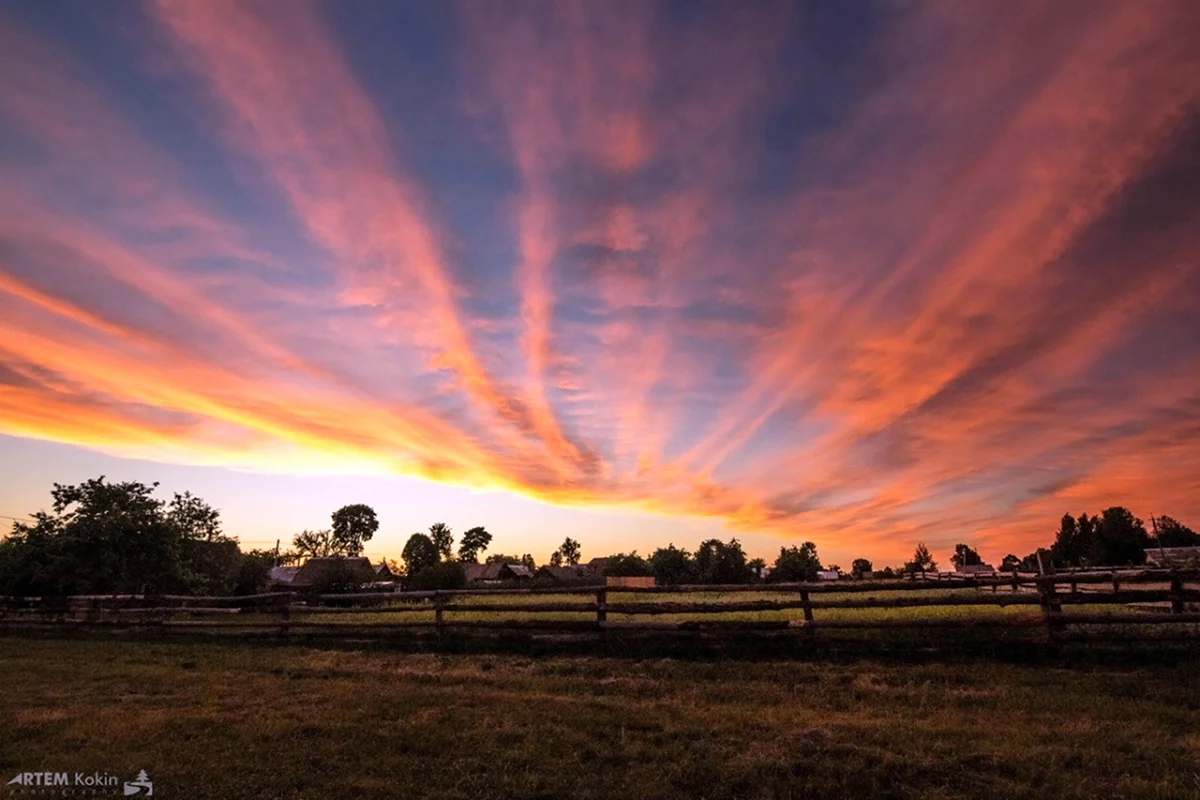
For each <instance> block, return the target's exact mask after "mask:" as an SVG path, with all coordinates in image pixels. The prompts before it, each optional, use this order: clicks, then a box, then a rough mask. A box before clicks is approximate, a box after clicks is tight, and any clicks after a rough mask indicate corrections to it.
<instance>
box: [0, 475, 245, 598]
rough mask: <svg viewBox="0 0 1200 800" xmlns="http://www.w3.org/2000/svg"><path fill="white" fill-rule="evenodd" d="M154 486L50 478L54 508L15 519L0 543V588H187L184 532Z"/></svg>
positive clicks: (53, 591)
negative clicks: (29, 520)
mask: <svg viewBox="0 0 1200 800" xmlns="http://www.w3.org/2000/svg"><path fill="white" fill-rule="evenodd" d="M157 486H158V484H157V483H155V484H152V485H150V486H146V485H145V484H142V483H136V482H126V483H106V482H105V480H104V476H100V478H93V479H91V480H88V481H85V482H84V483H81V484H76V485H64V484H58V483H56V484H54V488H53V489H52V490H51V492H50V494H51V496H52V497H53V499H54V505H53V509H54V511H53V513H50V514H48V513H45V512H41V511H39V512H37V513H36V514H34V515H33V523H32V524H27V523H23V522H17V523H14V524H13V528H12V533H11V535H9V536H8V537H7V538H6V539H4V540H3V541H2V542H0V594H20V595H71V594H138V593H142V592H151V593H154V592H183V591H190V590H191V586H190V585H189V582H188V580H189V577H190V576H191V575H192V572H191V570H190V569H189V565H188V564H187V563H186V561H185V558H186V554H185V552H184V549H183V546H182V544H183V537H182V534H181V531H180V528H179V527H178V526H177V525H176V524H174V523H172V522H171V521H169V520H168V519H167V515H166V513H165V512H164V507H163V502H162V501H161V500H158V499H157V498H155V497H154V496H153V492H154V489H155V488H156V487H157ZM233 548H234V550H235V551H236V549H237V545H236V544H233Z"/></svg>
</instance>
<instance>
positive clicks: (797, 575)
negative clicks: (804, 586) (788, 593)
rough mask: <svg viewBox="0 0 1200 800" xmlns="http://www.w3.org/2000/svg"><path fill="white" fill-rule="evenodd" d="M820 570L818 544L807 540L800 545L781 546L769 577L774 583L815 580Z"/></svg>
mask: <svg viewBox="0 0 1200 800" xmlns="http://www.w3.org/2000/svg"><path fill="white" fill-rule="evenodd" d="M820 570H821V559H820V558H819V557H818V556H817V546H816V545H815V544H813V543H812V542H805V543H804V544H802V545H800V546H799V547H795V546H792V547H781V548H779V557H778V558H776V559H775V566H774V567H773V568H772V569H771V574H770V576H769V579H770V580H771V582H772V583H796V582H800V581H815V580H816V579H817V573H818V572H820Z"/></svg>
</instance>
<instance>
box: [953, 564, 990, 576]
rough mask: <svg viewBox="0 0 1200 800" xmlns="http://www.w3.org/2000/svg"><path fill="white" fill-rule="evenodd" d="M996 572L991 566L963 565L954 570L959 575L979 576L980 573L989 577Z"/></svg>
mask: <svg viewBox="0 0 1200 800" xmlns="http://www.w3.org/2000/svg"><path fill="white" fill-rule="evenodd" d="M995 571H996V568H995V567H993V566H992V565H991V564H964V565H963V566H961V567H959V568H958V569H956V570H955V572H957V573H959V574H960V575H979V574H981V573H983V574H987V575H991V574H992V573H993V572H995Z"/></svg>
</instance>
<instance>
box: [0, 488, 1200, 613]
mask: <svg viewBox="0 0 1200 800" xmlns="http://www.w3.org/2000/svg"><path fill="white" fill-rule="evenodd" d="M157 487H158V484H157V483H153V484H151V485H146V484H142V483H137V482H122V483H108V482H106V481H105V479H104V476H101V477H99V478H95V479H91V480H88V481H85V482H84V483H81V484H77V485H64V484H57V483H56V484H54V488H53V489H52V490H51V492H50V494H51V498H52V500H53V505H52V511H50V512H43V511H39V512H37V513H35V514H33V515H32V517H31V519H32V521H31V522H22V521H17V522H14V523H13V528H12V533H11V534H10V535H9V536H8V537H6V538H5V539H3V540H0V594H6V595H47V596H61V595H79V594H142V593H162V594H253V593H255V592H259V591H262V590H263V589H264V588H265V587H266V586H267V584H268V577H269V572H270V569H271V567H272V566H275V565H277V564H295V563H299V562H302V561H304V560H306V559H309V558H322V557H349V556H358V555H360V554H361V553H362V551H363V547H364V545H365V543H366V542H368V541H370V540H371V539H372V537H373V536H374V535H375V533H376V531H377V530H378V529H379V520H378V517H377V515H376V513H375V510H374V509H372V508H371V507H370V506H368V505H365V504H362V503H356V504H351V505H346V506H343V507H341V508H339V509H338V510H337V511H334V512H333V514H332V515H331V525H330V527H329V528H326V529H321V530H315V531H314V530H304V531H301V532H300V533H298V534H296V535H295V536H294V537H293V539H292V543H291V549H290V550H287V551H284V552H278V550H257V549H254V550H249V551H246V552H243V551H242V550H241V549H240V546H239V544H238V541H237V539H236V538H234V537H231V536H227V535H225V533H224V532H223V530H222V527H221V519H220V513H219V512H218V511H217V510H216V509H214V508H213V507H212V506H210V505H209V504H208V503H206V502H205V501H203V500H202V499H200V498H198V497H196V496H194V495H192V494H191V493H190V492H183V493H181V494H180V493H176V494H175V495H174V496H173V497H172V499H171V500H169V501H164V500H162V499H160V498H157V497H155V496H154V492H155V490H156V488H157ZM491 542H492V534H491V533H489V532H488V531H487V529H486V528H484V527H482V526H476V527H473V528H470V529H468V530H467V531H465V532H464V533H463V534H462V536H461V537H460V538H459V540H458V544H457V547H455V540H454V533H453V531H452V530H451V529H450V526H448V525H446V524H445V523H443V522H437V523H434V524H433V525H431V526H430V527H429V530H428V532H421V533H414V534H412V535H411V536H410V537H409V538H408V540H407V542H406V543H405V545H404V548H403V551H402V553H401V562H396V561H388V562H387V563H388V565H389V567H391V569H392V572H393V573H395V574H397V575H398V576H403V577H404V579H405V581H406V584H407V585H408V586H409V587H411V588H415V589H421V588H458V587H461V586H463V585H465V583H466V574H467V573H466V570H467V567H468V566H469V565H472V564H477V563H479V561H480V559H481V558H483V557H484V553H485V552H486V551H487V549H488V547H489V546H490V545H491ZM1189 546H1200V534H1197V533H1196V532H1195V531H1193V530H1192V529H1191V528H1189V527H1187V526H1186V525H1184V524H1182V523H1180V522H1179V521H1177V520H1175V519H1173V518H1171V517H1167V516H1163V517H1151V518H1150V528H1149V529H1147V528H1146V526H1145V524H1144V523H1143V522H1142V520H1140V519H1138V518H1137V517H1135V516H1134V515H1133V513H1132V512H1130V511H1129V510H1128V509H1126V508H1124V507H1120V506H1114V507H1111V508H1108V509H1105V510H1104V511H1102V512H1101V513H1099V514H1096V515H1091V516H1089V515H1088V514H1080V515H1079V517H1074V516H1072V515H1070V514H1066V515H1064V516H1063V518H1062V520H1061V521H1060V525H1059V529H1058V531H1057V533H1056V535H1055V539H1054V542H1053V543H1052V544H1051V545H1050V546H1049V548H1046V549H1044V550H1042V551H1041V552H1042V553H1043V559H1044V560H1045V559H1049V561H1050V563H1051V564H1053V565H1054V566H1055V567H1057V568H1066V567H1093V566H1094V567H1101V566H1128V565H1138V564H1141V563H1143V562H1144V561H1145V551H1146V550H1148V549H1151V548H1154V547H1189ZM582 558H583V550H582V546H581V545H580V543H579V542H578V541H576V540H575V539H572V538H571V537H569V536H568V537H567V538H566V539H565V540H564V541H563V543H562V545H560V546H559V548H558V549H557V550H555V551H554V552H553V553H551V554H550V557H549V559H548V564H549V566H551V567H555V568H571V567H578V566H579V565H580V564H581V562H582ZM601 561H602V562H603V571H604V574H606V575H613V576H638V575H645V576H653V577H654V578H655V579H656V581H657V582H658V583H660V584H666V585H673V584H674V585H678V584H736V583H753V582H756V581H767V582H789V583H790V582H800V581H813V580H816V579H817V578H818V573H820V572H821V571H823V570H833V571H837V572H839V573H841V572H842V569H841V567H840V566H838V565H836V564H830V565H828V566H826V565H823V564H822V562H821V559H820V556H819V555H818V553H817V546H816V545H815V544H814V543H813V542H803V543H802V544H799V545H793V546H790V547H780V549H779V555H778V556H777V557H776V558H775V560H774V562H773V563H772V564H770V565H768V564H767V563H766V562H765V561H764V560H763V559H761V558H753V559H750V558H747V557H746V553H745V551H744V550H743V548H742V545H741V543H740V542H739V541H738V540H737V539H736V538H733V539H730V540H729V541H728V542H722V541H721V540H719V539H708V540H705V541H703V542H701V543H700V544H699V545H698V546H697V547H696V549H695V551H688V550H687V549H685V548H680V547H676V546H675V545H674V543H672V544H669V545H667V546H666V547H660V548H658V549H656V550H654V551H653V552H652V553H650V555H648V556H641V555H639V554H638V553H637V552H636V551H634V552H631V553H616V554H613V555H610V556H607V557H604V558H603V559H601ZM950 561H951V563H952V564H953V565H954V567H955V568H956V569H961V568H963V567H965V566H970V565H973V564H981V563H982V559H981V558H980V556H979V553H978V552H977V551H976V550H975V549H974V548H973V547H971V546H970V545H967V544H964V543H960V544H958V545H956V546H955V548H954V554H953V555H952V556H951V558H950ZM485 563H505V564H520V565H523V566H525V567H528V568H529V569H530V570H535V569H537V564H536V562H535V560H534V558H533V556H531V555H530V554H528V553H526V554H524V555H521V556H516V555H508V554H504V553H495V554H491V555H488V556H487V557H486V561H485ZM937 566H938V565H937V562H936V561H935V560H934V559H933V556H932V554H931V553H930V551H929V548H928V547H927V546H926V545H925V544H924V543H919V544H918V545H917V547H916V549H915V551H914V553H913V557H912V558H911V559H910V560H909V561H907V562H905V563H904V564H903V565H902V566H900V567H897V568H891V567H885V568H884V569H882V570H874V569H873V565H872V563H871V561H870V560H869V559H866V558H856V559H854V560H853V562H852V563H851V568H850V575H851V576H852V577H855V578H859V577H864V576H873V577H883V578H887V577H895V576H897V575H899V574H903V573H906V572H929V571H936V570H937ZM1000 568H1001V569H1003V570H1006V571H1007V570H1012V569H1022V570H1029V571H1036V570H1038V569H1039V564H1038V553H1037V551H1035V552H1034V553H1031V554H1029V555H1026V556H1025V557H1023V558H1021V557H1018V556H1016V555H1015V554H1009V555H1007V556H1005V558H1004V560H1003V561H1002V562H1001V564H1000Z"/></svg>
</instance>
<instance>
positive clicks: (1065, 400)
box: [0, 0, 1200, 557]
mask: <svg viewBox="0 0 1200 800" xmlns="http://www.w3.org/2000/svg"><path fill="white" fill-rule="evenodd" d="M1085 10H1086V13H1083V12H1084V11H1085ZM450 17H451V18H452V19H450V20H449V21H448V22H447V23H446V25H445V27H444V29H440V30H441V35H444V36H445V41H440V42H438V43H437V47H436V49H437V52H439V53H441V54H443V55H444V54H449V56H447V57H445V58H444V59H443V60H441V61H439V62H438V63H439V64H442V65H443V66H444V74H439V75H438V77H437V79H436V80H437V81H438V82H437V84H436V86H437V91H436V92H435V91H434V90H433V89H432V88H430V87H429V85H427V83H426V82H428V81H432V80H434V79H433V78H430V77H428V75H426V76H425V77H422V76H420V75H409V74H406V73H404V72H403V70H402V69H401V68H400V65H399V64H398V63H392V62H390V61H388V60H386V58H385V57H382V56H379V55H378V52H380V51H379V50H373V49H372V42H374V41H375V40H374V39H373V38H372V35H371V34H372V31H370V30H368V28H369V27H370V23H369V22H367V21H365V20H361V19H355V18H352V17H351V16H346V15H344V14H339V13H338V12H337V10H336V9H334V8H331V7H324V6H318V5H309V4H293V5H292V6H289V13H288V14H286V15H280V14H279V13H277V10H273V9H272V7H271V6H270V5H269V4H266V3H254V2H250V3H225V2H212V3H195V2H183V1H182V0H155V2H150V3H148V4H147V5H146V6H145V9H144V12H143V13H140V14H138V15H137V16H136V19H132V20H131V21H130V22H129V25H132V26H135V27H137V28H138V29H139V30H142V31H144V32H145V33H146V36H145V37H144V41H147V42H153V43H154V44H155V46H156V47H157V48H158V49H157V50H155V51H154V58H153V59H151V58H150V56H149V55H148V54H146V53H142V54H138V53H133V54H131V55H130V56H129V63H128V64H125V65H123V68H122V69H121V70H119V71H115V72H114V71H113V70H111V69H110V70H107V71H106V70H105V69H95V68H93V67H95V66H96V65H95V64H92V63H90V62H89V60H88V59H89V58H94V56H91V55H88V53H87V52H86V51H85V52H80V53H76V52H74V51H73V50H72V48H71V47H69V46H68V45H66V44H65V43H63V42H59V41H56V39H55V36H54V35H53V33H46V32H35V28H36V26H35V25H33V24H32V23H29V22H27V21H24V20H20V19H17V18H15V17H14V18H12V19H9V20H7V21H6V22H7V24H5V25H3V26H0V31H3V33H0V45H3V46H0V67H3V70H4V72H5V74H7V75H10V76H14V79H13V80H9V81H5V82H4V83H5V85H4V87H3V88H2V89H0V122H2V123H3V131H4V133H5V138H4V140H3V141H4V143H5V147H4V150H2V151H0V153H3V159H2V160H0V170H2V171H3V175H4V176H5V179H6V180H5V181H4V184H3V189H0V211H2V212H3V215H2V216H3V221H0V432H5V433H11V434H17V435H22V436H31V437H36V438H45V439H52V440H56V441H64V442H70V443H74V444H78V445H82V446H86V447H92V448H98V449H102V450H106V451H111V452H117V453H120V454H127V455H142V456H150V457H154V458H161V459H166V460H171V461H178V462H183V463H206V464H227V465H235V466H238V467H242V468H251V469H262V470H272V471H274V470H279V471H296V470H316V471H321V470H328V469H339V470H340V469H345V470H371V471H381V472H398V473H403V474H410V475H416V476H419V477H423V478H426V479H429V480H435V481H440V482H445V483H451V484H456V485H462V486H469V487H477V488H487V489H497V490H503V491H510V492H517V493H520V494H523V495H527V496H531V497H535V498H539V499H542V500H545V501H548V502H552V503H559V504H565V505H580V506H595V507H609V506H629V507H635V508H641V509H646V510H649V511H653V512H656V513H661V514H664V515H669V516H670V515H675V516H699V517H714V518H717V519H719V520H721V521H722V522H723V523H724V524H725V525H726V526H727V527H728V528H730V529H731V530H733V531H738V532H770V533H777V534H779V535H780V536H782V537H804V538H811V539H814V540H816V541H817V542H818V543H820V544H822V545H823V546H825V547H829V548H833V549H834V550H835V551H841V552H849V551H852V550H853V551H856V552H868V553H874V554H881V555H885V556H887V557H893V556H897V557H898V556H899V555H902V554H903V552H904V551H906V550H908V549H909V548H910V547H911V545H912V542H913V541H914V540H915V539H918V538H920V539H925V540H928V541H929V542H930V543H931V544H932V545H934V546H935V547H945V546H952V544H953V543H954V542H955V541H958V540H961V539H964V538H969V539H971V540H972V541H977V542H980V543H981V544H983V545H984V546H986V547H987V548H989V552H993V553H999V551H1001V550H1003V551H1004V552H1008V551H1010V550H1012V551H1021V552H1024V550H1025V549H1028V548H1029V547H1030V546H1032V545H1033V544H1035V543H1040V542H1043V541H1044V540H1045V539H1046V537H1047V536H1048V535H1049V534H1048V531H1049V530H1050V529H1051V528H1052V527H1053V525H1054V520H1055V519H1056V518H1057V517H1058V516H1059V515H1061V513H1063V512H1064V511H1067V510H1072V511H1076V512H1077V511H1079V510H1083V509H1089V510H1095V509H1097V508H1099V507H1100V506H1101V505H1106V504H1110V503H1125V504H1128V505H1131V506H1133V507H1134V508H1135V509H1137V510H1139V511H1141V513H1152V512H1153V513H1169V514H1172V515H1174V516H1177V517H1182V518H1184V519H1187V518H1188V517H1189V515H1190V516H1192V517H1200V506H1198V505H1197V502H1198V501H1197V499H1196V498H1197V497H1200V493H1198V492H1197V491H1196V490H1197V489H1198V488H1200V461H1198V460H1197V457H1196V455H1195V453H1196V452H1197V449H1196V447H1195V445H1196V442H1197V438H1198V434H1200V384H1197V382H1196V378H1195V375H1197V374H1200V370H1198V367H1200V363H1198V362H1200V345H1198V344H1197V343H1198V342H1200V328H1198V325H1197V322H1196V320H1197V319H1198V318H1200V317H1198V316H1197V310H1198V309H1197V306H1198V305H1200V277H1197V276H1198V275H1200V270H1197V268H1196V266H1197V265H1196V258H1195V255H1194V253H1195V252H1196V245H1197V241H1196V235H1195V233H1194V231H1195V230H1200V225H1198V224H1197V223H1198V222H1200V190H1198V189H1197V188H1196V187H1197V186H1200V161H1198V160H1197V156H1196V155H1195V154H1196V152H1198V151H1200V148H1198V147H1197V145H1198V144H1200V58H1198V57H1197V55H1196V53H1195V48H1194V46H1192V45H1191V43H1190V41H1189V40H1188V38H1187V36H1186V34H1185V32H1186V31H1187V30H1188V29H1189V26H1194V25H1195V24H1196V23H1197V22H1200V19H1198V18H1197V11H1196V9H1195V8H1194V6H1193V4H1190V3H1187V2H1178V3H1174V2H1162V3H1157V4H1153V5H1151V6H1148V5H1144V4H1143V5H1131V4H1127V3H1125V4H1121V3H1112V4H1105V3H1101V4H1088V5H1087V6H1086V7H1084V6H1078V7H1072V6H1071V4H1069V3H1068V4H1064V3H1050V4H1044V3H1038V2H1032V1H1030V2H1019V3H1013V4H1008V5H1006V6H1004V7H1003V8H1000V7H997V8H983V7H974V6H972V7H966V6H959V5H936V4H933V5H924V6H917V7H912V8H906V9H891V10H888V11H886V12H884V11H881V12H880V14H879V15H878V16H877V17H873V18H871V19H863V18H858V17H851V16H849V15H845V14H843V13H842V12H838V11H834V10H832V9H829V8H822V7H821V6H819V5H807V4H796V5H790V4H772V5H770V6H761V7H745V8H742V7H737V6H729V5H726V6H722V5H718V6H708V7H702V8H701V7H696V8H690V7H678V6H672V5H666V4H664V5H662V6H657V5H651V4H646V3H623V2H619V1H618V2H614V3H606V4H599V5H598V4H588V3H559V4H554V5H553V6H552V7H548V6H545V5H544V4H524V3H511V4H510V3H505V4H499V3H487V2H483V3H463V4H461V5H460V6H458V7H457V8H456V9H455V13H454V14H452V15H450ZM138 26H140V27H138ZM388 30H392V29H391V28H388ZM394 35H396V36H398V37H401V39H403V37H404V35H405V34H404V31H403V30H402V26H396V27H395V29H394ZM386 44H387V48H384V50H385V51H386V50H387V49H389V48H390V47H391V44H392V43H391V42H390V40H388V41H387V42H386ZM408 44H409V45H410V46H412V47H414V48H417V47H418V45H419V44H420V43H418V42H408ZM418 49H419V48H418ZM423 58H426V59H432V58H433V56H432V55H429V56H423ZM381 59H382V60H381ZM150 62H153V64H154V66H153V68H151V67H149V66H148V65H149V64H150ZM430 63H433V62H432V61H430ZM110 66H111V65H110ZM431 74H432V73H431ZM164 87H169V88H170V91H164ZM418 89H423V90H424V91H425V93H424V94H419V93H418V92H417V90H418ZM146 97H150V98H152V100H153V102H150V103H148V104H147V103H141V104H139V103H136V102H133V101H132V100H131V98H142V99H144V98H146ZM428 97H434V98H436V102H434V103H432V104H431V103H429V102H426V101H425V100H423V99H422V100H418V99H414V98H428ZM83 130H86V131H89V132H90V135H88V136H81V135H80V134H79V132H80V131H83ZM468 188H469V189H470V191H469V192H468V191H467V189H468ZM98 198H103V199H104V202H100V201H99V200H98ZM473 198H483V200H482V201H481V202H476V201H474V200H473ZM1000 554H1001V555H1002V554H1003V553H1000Z"/></svg>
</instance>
